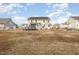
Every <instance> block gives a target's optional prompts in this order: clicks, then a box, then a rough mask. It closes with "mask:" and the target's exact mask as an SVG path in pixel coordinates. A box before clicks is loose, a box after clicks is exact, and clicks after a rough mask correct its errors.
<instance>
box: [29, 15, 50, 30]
mask: <svg viewBox="0 0 79 59" xmlns="http://www.w3.org/2000/svg"><path fill="white" fill-rule="evenodd" d="M28 25H31V26H32V25H33V26H32V28H33V27H34V28H35V27H36V29H44V28H48V25H49V18H46V17H45V18H44V17H32V18H29V19H28ZM31 26H30V27H31Z"/></svg>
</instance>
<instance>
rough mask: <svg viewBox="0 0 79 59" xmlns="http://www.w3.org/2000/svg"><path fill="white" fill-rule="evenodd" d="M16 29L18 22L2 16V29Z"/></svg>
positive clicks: (0, 23) (0, 24) (0, 21)
mask: <svg viewBox="0 0 79 59" xmlns="http://www.w3.org/2000/svg"><path fill="white" fill-rule="evenodd" d="M8 29H16V24H15V23H14V22H13V21H12V20H11V19H10V18H0V30H8Z"/></svg>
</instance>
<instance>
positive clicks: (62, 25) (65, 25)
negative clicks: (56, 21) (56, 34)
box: [59, 22, 68, 29]
mask: <svg viewBox="0 0 79 59" xmlns="http://www.w3.org/2000/svg"><path fill="white" fill-rule="evenodd" d="M59 27H60V29H67V27H68V24H67V22H65V23H61V24H60V25H59Z"/></svg>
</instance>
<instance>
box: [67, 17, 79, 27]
mask: <svg viewBox="0 0 79 59" xmlns="http://www.w3.org/2000/svg"><path fill="white" fill-rule="evenodd" d="M67 23H68V28H69V29H79V16H71V17H70V18H69V19H68V21H67Z"/></svg>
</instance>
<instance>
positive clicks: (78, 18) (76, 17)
mask: <svg viewBox="0 0 79 59" xmlns="http://www.w3.org/2000/svg"><path fill="white" fill-rule="evenodd" d="M71 18H74V19H75V20H79V16H71Z"/></svg>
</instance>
